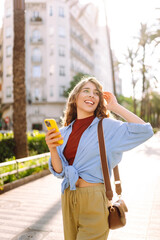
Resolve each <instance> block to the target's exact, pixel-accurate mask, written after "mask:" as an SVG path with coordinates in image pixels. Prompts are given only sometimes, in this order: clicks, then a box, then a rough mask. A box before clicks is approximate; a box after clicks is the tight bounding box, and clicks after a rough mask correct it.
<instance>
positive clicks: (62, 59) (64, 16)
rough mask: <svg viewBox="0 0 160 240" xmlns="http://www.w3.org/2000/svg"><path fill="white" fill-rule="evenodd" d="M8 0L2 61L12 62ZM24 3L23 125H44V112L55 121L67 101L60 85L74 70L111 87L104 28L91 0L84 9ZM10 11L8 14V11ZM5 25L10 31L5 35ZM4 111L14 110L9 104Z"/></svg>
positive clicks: (47, 1) (37, 0) (46, 0)
mask: <svg viewBox="0 0 160 240" xmlns="http://www.w3.org/2000/svg"><path fill="white" fill-rule="evenodd" d="M11 2H12V1H9V0H6V5H5V18H4V38H3V42H4V43H5V44H4V51H3V54H4V66H10V65H12V54H13V53H12V51H11V54H10V55H11V56H6V51H7V52H8V51H9V50H6V49H7V47H8V46H11V49H12V48H13V37H14V36H13V6H12V4H11ZM25 4H26V5H25V6H26V11H25V13H26V14H25V18H26V24H25V32H26V34H25V49H26V56H25V59H26V63H25V69H26V72H25V81H26V93H27V99H26V101H27V129H28V130H31V129H32V128H33V125H34V126H35V125H36V124H37V125H38V126H40V125H41V127H42V129H44V123H43V121H44V119H45V118H55V119H56V120H57V121H58V122H59V119H60V116H62V115H63V111H64V107H65V104H66V99H65V98H64V97H63V91H64V90H65V89H66V88H68V87H69V83H70V81H71V80H72V78H73V76H74V75H76V74H77V73H78V72H83V73H87V74H90V75H94V76H96V77H97V79H98V80H99V81H100V82H101V83H102V85H103V86H104V88H105V89H106V90H108V91H112V89H113V86H112V80H111V78H112V75H111V64H110V58H109V51H108V44H107V40H106V31H105V29H101V28H100V27H98V26H97V25H96V18H97V9H96V7H95V6H94V5H93V4H90V5H88V6H87V8H85V9H84V7H82V6H81V5H80V4H75V5H74V6H73V5H72V4H71V2H70V1H67V3H65V2H64V1H61V0H26V1H25ZM9 8H10V10H8V9H9ZM8 12H9V13H10V14H8V15H10V16H8V17H6V14H7V13H8ZM8 27H10V28H11V30H12V31H11V34H10V35H11V36H10V37H7V38H6V31H7V28H8ZM7 71H8V70H7V68H6V67H5V71H4V75H3V76H4V83H3V99H2V101H3V104H11V103H13V94H12V89H13V75H12V74H11V76H6V75H7ZM9 91H10V92H11V94H9V93H10V92H9ZM5 109H6V108H5ZM8 114H9V115H11V114H12V111H11V109H10V108H8ZM6 115H7V110H5V116H6ZM10 117H11V119H12V116H10Z"/></svg>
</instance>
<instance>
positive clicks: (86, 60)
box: [71, 47, 94, 69]
mask: <svg viewBox="0 0 160 240" xmlns="http://www.w3.org/2000/svg"><path fill="white" fill-rule="evenodd" d="M71 53H72V54H73V55H75V56H76V57H77V58H78V59H79V60H80V61H82V62H83V63H84V64H85V65H87V66H88V67H89V68H91V69H93V68H94V65H93V63H92V62H90V61H89V60H88V59H87V58H86V57H85V56H84V55H83V54H81V53H80V52H79V51H78V50H77V49H75V48H73V47H72V48H71Z"/></svg>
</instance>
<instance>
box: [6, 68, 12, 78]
mask: <svg viewBox="0 0 160 240" xmlns="http://www.w3.org/2000/svg"><path fill="white" fill-rule="evenodd" d="M11 76H12V66H8V67H7V77H11Z"/></svg>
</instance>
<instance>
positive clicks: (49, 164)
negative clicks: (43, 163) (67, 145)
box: [48, 157, 65, 178]
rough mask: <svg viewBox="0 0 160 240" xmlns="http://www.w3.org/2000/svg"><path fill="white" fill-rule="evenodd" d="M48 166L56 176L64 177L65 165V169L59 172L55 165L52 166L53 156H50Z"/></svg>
mask: <svg viewBox="0 0 160 240" xmlns="http://www.w3.org/2000/svg"><path fill="white" fill-rule="evenodd" d="M48 166H49V170H50V172H51V173H52V174H53V175H54V176H55V177H58V178H63V177H64V173H65V171H64V166H63V164H62V166H63V170H62V172H61V173H57V172H56V171H55V170H54V169H53V166H52V162H51V157H50V158H49V161H48Z"/></svg>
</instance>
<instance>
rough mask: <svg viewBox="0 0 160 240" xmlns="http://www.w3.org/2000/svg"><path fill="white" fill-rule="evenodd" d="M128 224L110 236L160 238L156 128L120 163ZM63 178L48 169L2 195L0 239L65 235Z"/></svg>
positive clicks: (55, 239) (47, 239)
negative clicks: (45, 174) (38, 176)
mask: <svg viewBox="0 0 160 240" xmlns="http://www.w3.org/2000/svg"><path fill="white" fill-rule="evenodd" d="M119 168H120V176H121V180H122V188H123V199H124V200H125V202H126V204H127V207H128V210H129V211H128V213H127V225H126V226H125V227H124V228H121V229H119V230H113V231H110V234H109V238H108V240H160V187H159V184H160V133H158V134H156V135H154V137H152V138H151V139H150V140H148V141H147V142H146V143H144V144H142V145H141V146H139V147H137V148H135V149H134V150H131V151H129V152H126V153H125V154H124V157H123V161H122V162H121V163H120V165H119ZM60 198H61V180H59V179H57V178H55V177H53V176H52V175H51V174H50V175H48V176H46V177H43V178H41V179H38V180H36V181H34V182H30V183H28V184H25V185H23V186H21V187H18V188H16V189H13V190H11V191H9V192H6V193H4V194H2V195H0V240H29V239H32V240H42V239H43V240H63V226H62V216H61V200H60Z"/></svg>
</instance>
